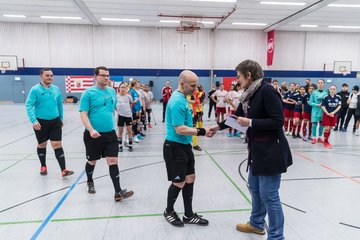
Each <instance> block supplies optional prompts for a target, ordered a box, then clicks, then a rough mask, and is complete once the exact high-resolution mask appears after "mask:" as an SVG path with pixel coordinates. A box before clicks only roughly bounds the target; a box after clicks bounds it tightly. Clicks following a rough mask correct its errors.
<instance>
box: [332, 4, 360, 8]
mask: <svg viewBox="0 0 360 240" xmlns="http://www.w3.org/2000/svg"><path fill="white" fill-rule="evenodd" d="M328 7H345V8H346V7H350V8H358V7H360V4H329V5H328Z"/></svg>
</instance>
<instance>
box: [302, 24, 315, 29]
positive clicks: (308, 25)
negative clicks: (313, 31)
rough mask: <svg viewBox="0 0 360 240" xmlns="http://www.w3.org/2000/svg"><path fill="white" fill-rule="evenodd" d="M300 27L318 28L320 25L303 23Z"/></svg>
mask: <svg viewBox="0 0 360 240" xmlns="http://www.w3.org/2000/svg"><path fill="white" fill-rule="evenodd" d="M300 27H305V28H316V27H318V25H314V24H301V25H300Z"/></svg>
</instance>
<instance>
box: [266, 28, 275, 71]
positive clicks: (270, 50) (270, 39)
mask: <svg viewBox="0 0 360 240" xmlns="http://www.w3.org/2000/svg"><path fill="white" fill-rule="evenodd" d="M274 35H275V34H274V30H272V31H271V32H268V35H267V61H266V65H267V66H271V65H272V64H273V58H274V47H275V38H274Z"/></svg>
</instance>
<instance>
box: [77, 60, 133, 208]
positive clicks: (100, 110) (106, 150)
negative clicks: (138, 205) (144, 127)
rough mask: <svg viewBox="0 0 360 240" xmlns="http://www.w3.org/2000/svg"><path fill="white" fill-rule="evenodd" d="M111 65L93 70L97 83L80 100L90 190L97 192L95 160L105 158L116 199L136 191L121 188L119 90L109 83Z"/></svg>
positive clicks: (118, 200) (128, 195)
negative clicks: (117, 124)
mask: <svg viewBox="0 0 360 240" xmlns="http://www.w3.org/2000/svg"><path fill="white" fill-rule="evenodd" d="M109 77H110V76H109V69H108V68H106V67H104V66H100V67H97V68H95V70H94V78H95V81H96V83H95V85H94V86H92V87H90V88H88V89H86V90H85V92H84V93H83V94H82V96H81V100H80V110H79V111H80V117H81V121H82V122H83V124H84V126H85V128H86V129H85V132H84V143H85V148H86V158H87V160H88V161H87V163H86V165H85V171H86V175H87V185H88V193H90V194H94V193H96V191H95V186H94V181H93V177H92V176H93V173H94V169H95V164H96V161H97V160H99V159H101V158H102V157H105V158H106V162H107V164H108V165H109V172H110V177H111V180H112V183H113V185H114V189H115V195H114V199H115V201H117V202H120V201H122V200H123V199H125V198H129V197H131V196H132V195H133V194H134V192H133V191H127V190H126V189H121V187H120V173H119V167H118V141H117V136H116V132H115V128H114V111H115V108H116V92H115V90H114V89H113V88H111V87H108V85H107V84H108V81H109Z"/></svg>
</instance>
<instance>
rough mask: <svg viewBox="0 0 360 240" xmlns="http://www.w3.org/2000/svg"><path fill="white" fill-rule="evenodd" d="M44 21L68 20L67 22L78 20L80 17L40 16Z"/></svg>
mask: <svg viewBox="0 0 360 240" xmlns="http://www.w3.org/2000/svg"><path fill="white" fill-rule="evenodd" d="M40 17H41V18H45V19H69V20H80V19H81V17H61V16H40Z"/></svg>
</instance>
